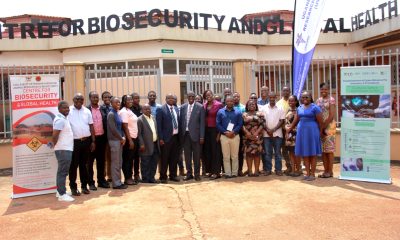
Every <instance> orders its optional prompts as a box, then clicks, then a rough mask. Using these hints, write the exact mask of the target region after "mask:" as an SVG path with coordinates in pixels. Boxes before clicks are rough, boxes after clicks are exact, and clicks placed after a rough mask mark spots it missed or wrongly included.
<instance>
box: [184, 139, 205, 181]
mask: <svg viewBox="0 0 400 240" xmlns="http://www.w3.org/2000/svg"><path fill="white" fill-rule="evenodd" d="M183 151H184V153H185V163H186V175H187V176H188V177H190V176H193V168H192V161H193V165H194V175H195V176H200V152H201V144H200V142H199V141H193V140H192V138H190V134H189V132H186V133H185V138H184V141H183Z"/></svg>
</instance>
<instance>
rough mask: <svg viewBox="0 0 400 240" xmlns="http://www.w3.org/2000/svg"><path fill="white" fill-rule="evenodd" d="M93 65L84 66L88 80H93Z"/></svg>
mask: <svg viewBox="0 0 400 240" xmlns="http://www.w3.org/2000/svg"><path fill="white" fill-rule="evenodd" d="M95 67H96V66H95V65H94V64H86V65H85V70H87V71H88V72H89V78H90V79H94V78H95V74H94V73H95V70H96V69H95ZM86 76H88V75H86Z"/></svg>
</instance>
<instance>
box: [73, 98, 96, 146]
mask: <svg viewBox="0 0 400 240" xmlns="http://www.w3.org/2000/svg"><path fill="white" fill-rule="evenodd" d="M67 118H68V120H69V122H70V124H71V128H72V133H73V135H74V139H80V138H84V137H90V135H91V133H90V127H89V124H93V118H92V113H91V112H90V110H89V109H87V108H86V107H85V106H82V107H81V109H77V108H76V107H75V106H74V105H72V106H70V107H69V114H68V117H67Z"/></svg>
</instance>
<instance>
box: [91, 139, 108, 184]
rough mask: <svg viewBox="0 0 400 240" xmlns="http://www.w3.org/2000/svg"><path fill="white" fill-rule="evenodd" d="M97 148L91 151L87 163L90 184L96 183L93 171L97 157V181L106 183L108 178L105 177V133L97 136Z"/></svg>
mask: <svg viewBox="0 0 400 240" xmlns="http://www.w3.org/2000/svg"><path fill="white" fill-rule="evenodd" d="M95 143H96V149H95V151H94V152H92V153H90V155H89V161H88V164H87V170H88V177H89V178H88V183H89V185H94V183H95V181H94V171H93V163H94V160H95V159H96V170H97V183H104V182H106V179H105V177H104V171H105V161H106V157H105V154H106V143H107V137H106V136H105V135H104V134H103V135H101V136H96V142H95Z"/></svg>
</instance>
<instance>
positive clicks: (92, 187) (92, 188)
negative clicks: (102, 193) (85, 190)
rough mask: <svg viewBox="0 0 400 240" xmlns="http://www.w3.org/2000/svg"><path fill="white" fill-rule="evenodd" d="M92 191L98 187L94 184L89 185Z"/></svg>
mask: <svg viewBox="0 0 400 240" xmlns="http://www.w3.org/2000/svg"><path fill="white" fill-rule="evenodd" d="M89 189H90V190H91V191H97V187H96V186H95V185H94V184H91V185H89Z"/></svg>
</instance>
